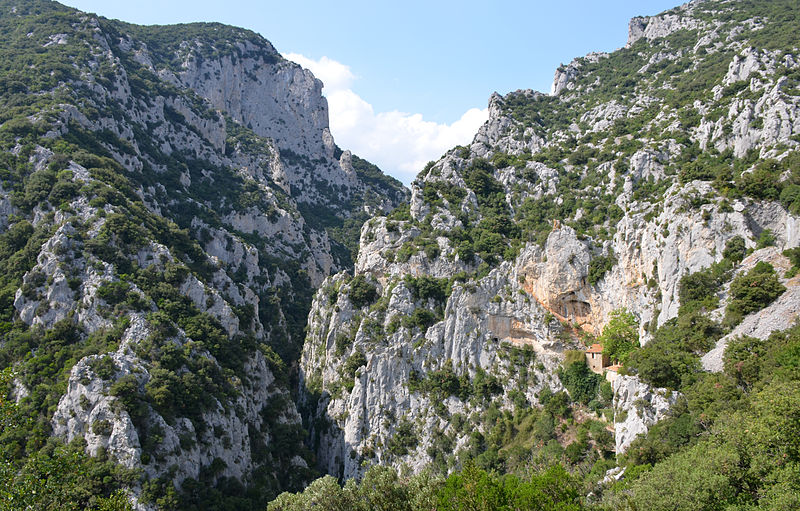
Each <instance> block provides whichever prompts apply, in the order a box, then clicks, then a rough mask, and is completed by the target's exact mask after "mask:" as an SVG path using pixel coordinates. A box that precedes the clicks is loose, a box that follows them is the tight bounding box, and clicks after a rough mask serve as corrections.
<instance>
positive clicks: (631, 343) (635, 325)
mask: <svg viewBox="0 0 800 511" xmlns="http://www.w3.org/2000/svg"><path fill="white" fill-rule="evenodd" d="M597 342H599V343H600V344H602V345H603V355H607V356H608V357H609V359H610V360H612V361H623V362H624V360H625V358H626V357H627V356H628V354H629V353H631V352H632V351H634V350H635V349H636V348H638V347H639V321H638V320H637V319H636V316H634V315H633V314H631V313H630V312H628V311H627V310H626V309H616V310H614V311H612V312H611V315H610V318H609V320H608V323H606V325H605V326H604V327H603V333H602V334H601V335H600V337H598V338H597Z"/></svg>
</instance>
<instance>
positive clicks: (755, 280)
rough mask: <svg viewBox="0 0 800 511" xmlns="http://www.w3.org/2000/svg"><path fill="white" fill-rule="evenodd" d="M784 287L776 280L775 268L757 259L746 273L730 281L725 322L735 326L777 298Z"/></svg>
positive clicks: (784, 289)
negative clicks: (729, 297)
mask: <svg viewBox="0 0 800 511" xmlns="http://www.w3.org/2000/svg"><path fill="white" fill-rule="evenodd" d="M784 291H786V288H785V287H784V286H783V285H782V284H781V283H780V282H779V281H778V276H777V275H776V274H775V268H773V267H772V265H771V264H769V263H767V262H764V261H759V262H758V264H756V265H755V267H754V268H753V269H752V270H750V271H749V272H747V273H746V274H742V273H740V274H739V275H737V276H736V278H735V279H733V282H731V288H730V296H731V299H730V302H728V306H727V307H726V309H725V324H726V325H728V326H731V327H732V326H735V325H737V324H739V322H740V321H741V320H742V319H743V318H744V317H745V316H746V315H748V314H750V313H752V312H755V311H758V310H761V309H763V308H764V307H766V306H767V305H769V304H770V303H772V302H773V301H775V299H776V298H778V297H779V296H780V295H782V294H783V292H784Z"/></svg>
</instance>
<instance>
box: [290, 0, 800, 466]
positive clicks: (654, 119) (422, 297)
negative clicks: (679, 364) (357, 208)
mask: <svg viewBox="0 0 800 511" xmlns="http://www.w3.org/2000/svg"><path fill="white" fill-rule="evenodd" d="M731 11H732V12H733V13H734V14H730V12H731ZM723 12H724V13H727V14H724V15H723V14H721V13H723ZM731 16H732V17H734V18H735V22H732V21H731ZM780 26H781V25H780V20H779V19H778V18H776V19H775V20H770V19H769V18H768V17H764V16H763V14H759V13H757V12H750V11H748V10H747V9H745V8H744V7H742V6H741V5H740V4H738V3H736V2H691V3H689V4H686V5H684V6H681V7H679V8H676V9H673V10H672V11H669V12H667V13H663V14H661V15H658V16H653V17H650V18H637V19H634V20H633V21H632V22H631V28H630V37H629V41H628V45H627V46H626V47H625V48H623V49H620V50H618V51H616V52H613V53H610V54H590V55H588V56H587V57H584V58H579V59H576V60H575V61H573V63H571V64H570V65H569V66H566V67H562V68H560V69H559V71H557V72H556V76H555V80H554V84H553V88H552V95H545V94H541V93H538V92H534V91H517V92H513V93H510V94H508V95H506V96H500V95H497V94H495V95H493V96H492V97H491V98H490V100H489V112H490V118H489V120H488V122H487V123H486V124H485V125H484V126H483V127H482V128H481V129H480V130H479V132H478V133H477V134H476V136H475V138H474V140H473V142H472V144H470V145H469V146H465V147H457V148H454V149H453V150H451V151H449V152H448V153H447V154H446V155H445V156H443V157H442V158H441V159H440V160H439V161H437V162H435V163H433V164H430V165H428V166H427V167H426V168H425V169H424V170H423V171H422V172H421V173H420V174H419V176H418V178H417V180H416V181H415V182H414V183H413V185H412V197H411V204H410V207H409V208H408V210H396V211H395V212H394V213H393V214H391V215H389V216H388V217H379V218H374V219H372V220H371V221H369V222H368V223H367V224H365V225H364V227H363V229H362V232H361V245H360V246H361V248H360V250H359V255H358V260H357V262H356V268H355V277H351V276H348V275H345V274H340V275H337V276H335V277H332V278H331V279H329V280H327V281H326V282H325V283H324V284H323V286H322V289H321V290H320V291H319V292H318V293H317V294H316V295H315V299H314V305H313V307H312V311H311V315H310V319H309V332H308V337H307V338H306V343H305V346H304V351H303V357H302V365H301V367H302V375H303V385H302V386H301V387H304V388H305V390H306V406H307V407H308V408H309V410H310V412H309V416H308V422H307V425H308V428H309V429H310V430H311V434H312V441H313V442H314V445H315V446H316V449H317V453H318V456H319V460H320V465H321V467H322V468H323V469H324V470H326V471H328V472H329V473H332V474H335V475H340V476H344V477H353V476H359V475H360V474H362V473H363V471H364V470H365V467H367V466H369V465H370V464H376V463H379V464H391V465H394V466H396V467H401V466H404V465H408V466H409V467H411V468H412V470H419V469H421V468H422V467H425V466H427V465H429V464H433V465H434V466H436V467H439V468H440V469H442V470H445V471H446V470H450V469H452V468H453V467H455V466H458V463H459V459H460V458H461V457H462V455H463V456H465V457H474V456H476V455H478V454H482V455H484V456H494V457H495V458H486V459H497V458H498V457H499V458H501V459H502V457H503V456H506V457H508V456H512V455H513V454H512V453H511V452H510V451H508V450H506V449H507V448H506V447H504V445H503V444H502V443H500V442H498V443H495V444H492V443H491V442H489V441H488V439H489V438H497V436H496V435H498V434H500V435H502V433H497V431H498V428H499V427H500V426H501V422H502V421H501V420H500V419H498V417H502V416H503V413H506V414H507V415H506V417H511V416H513V417H519V416H521V415H523V416H524V413H526V412H525V410H528V409H530V407H534V408H535V407H538V406H541V405H542V404H543V402H542V397H543V396H544V399H546V400H550V399H551V395H553V393H558V392H559V391H561V390H562V389H564V385H562V382H561V378H560V377H559V374H562V373H560V372H559V367H560V366H561V364H562V362H564V360H565V356H566V352H567V351H568V350H583V349H584V342H587V341H588V340H589V339H590V338H591V336H596V335H599V334H600V333H601V332H602V330H603V327H604V326H605V324H606V323H607V321H608V319H609V317H610V313H611V312H612V311H615V310H620V309H626V310H627V311H629V312H631V313H632V314H633V315H634V317H635V318H636V320H637V323H638V331H639V337H640V341H641V344H642V345H646V344H647V343H648V342H649V341H650V340H651V339H652V338H653V336H654V333H655V332H656V330H657V329H658V328H659V327H665V328H668V327H670V325H673V323H671V322H670V320H672V319H673V318H675V317H676V316H677V315H678V314H679V310H680V306H681V289H682V284H681V282H682V277H684V276H686V275H690V274H694V273H696V272H698V271H701V270H705V269H707V268H709V267H710V266H711V265H712V264H714V263H719V262H720V261H721V260H722V259H723V257H725V256H724V255H723V253H725V252H726V251H727V247H729V246H730V245H731V244H732V243H734V244H735V242H733V241H732V240H740V239H741V241H742V242H743V246H742V248H741V250H742V251H745V250H749V253H751V254H750V255H749V256H748V258H747V259H745V261H744V262H742V263H737V264H734V265H733V266H732V270H731V271H730V272H729V273H727V274H725V282H729V281H730V280H731V279H733V278H734V277H735V276H736V275H742V274H744V273H745V272H747V271H749V270H750V269H751V268H752V267H753V266H754V265H755V264H756V262H758V261H765V262H766V261H770V262H771V263H772V265H773V267H774V268H776V269H777V275H778V276H779V280H780V282H781V283H783V284H785V286H786V287H787V288H789V289H790V291H787V292H786V293H785V294H784V295H783V296H781V297H780V298H778V300H777V301H775V302H774V304H772V305H770V306H769V307H768V308H765V309H763V310H761V311H760V312H757V313H753V314H752V315H748V316H747V317H745V318H744V319H743V321H742V322H741V324H740V325H739V326H737V327H736V329H734V330H733V331H732V332H731V333H730V334H729V335H730V336H734V335H739V334H740V333H750V334H751V335H758V336H760V337H761V338H764V337H766V336H767V335H769V333H770V331H771V330H772V329H776V328H777V329H781V328H786V327H788V326H789V325H791V324H792V323H793V322H794V321H795V320H796V318H797V317H798V310H797V307H796V304H797V298H796V296H795V294H794V291H795V290H796V284H795V283H794V281H793V280H791V279H789V278H788V277H784V273H785V272H786V270H787V269H788V267H789V266H791V264H789V262H788V259H786V258H785V257H784V256H782V255H781V252H782V251H783V250H784V249H787V248H791V247H796V246H798V244H800V237H799V236H798V234H799V233H800V223H799V222H800V218H799V217H798V213H800V204H796V203H794V202H793V201H794V199H791V198H789V193H788V192H786V193H782V192H781V190H785V189H789V188H790V187H793V186H796V184H797V183H796V180H797V179H798V178H800V176H798V170H799V169H800V167H798V153H797V149H798V145H800V140H799V139H798V135H797V134H798V132H800V92H799V91H800V89H798V87H797V86H798V82H797V76H798V75H797V73H798V70H800V62H798V60H797V58H798V57H797V53H796V49H794V50H792V49H788V50H787V49H785V48H775V47H771V46H770V43H769V41H768V36H767V35H766V34H768V33H773V34H774V33H780V30H781V28H780ZM790 83H791V85H789V84H790ZM766 176H769V177H766ZM770 180H774V182H775V183H776V185H775V188H774V189H773V190H770V189H769V188H768V186H767V185H766V183H767V182H768V181H770ZM759 183H762V184H759ZM792 189H794V188H792ZM736 242H738V241H736ZM769 245H772V247H770V246H769ZM763 247H767V248H763ZM365 286H374V289H375V290H374V295H371V296H370V299H368V300H365V299H363V298H364V292H363V291H364V288H365ZM726 286H727V284H726V285H725V286H723V287H722V288H721V289H720V291H719V292H718V293H717V294H716V295H715V299H718V300H721V303H719V309H718V310H716V311H705V312H706V313H708V314H709V316H710V317H712V318H715V319H719V318H720V317H721V316H722V315H723V314H724V312H725V307H726V304H727V303H729V301H730V300H731V297H730V296H728V295H727V294H726V291H725V289H727V287H726ZM756 324H757V325H756ZM665 325H666V326H665ZM587 336H588V337H587ZM726 338H727V337H723V339H722V340H720V345H719V347H718V348H717V350H716V353H717V354H716V355H712V354H709V356H708V357H713V356H717V358H718V359H719V357H721V350H722V349H724V343H725V339H726ZM699 355H702V353H697V352H693V353H691V354H690V356H691V357H694V358H693V360H696V359H697V358H698V357H699ZM704 363H705V364H706V366H707V367H715V366H714V365H713V364H711V365H709V364H710V363H708V362H706V361H705V359H704ZM698 365H699V362H698ZM632 370H633V371H635V368H633V369H632ZM487 382H488V383H487ZM465 389H466V390H465ZM613 392H614V394H613V404H612V405H611V406H612V408H613V409H614V415H615V417H616V424H615V423H614V422H613V419H611V418H610V417H609V416H606V419H605V420H608V421H609V422H608V427H609V428H612V429H614V430H615V436H616V442H615V444H616V452H617V453H621V452H623V451H624V450H625V449H626V448H627V447H628V446H629V445H630V443H631V441H632V440H633V439H634V438H635V437H636V436H637V435H640V434H642V433H645V432H646V431H647V429H648V427H649V426H651V425H652V424H654V423H655V422H656V421H657V420H659V419H661V418H663V417H665V416H667V415H668V414H669V409H670V407H671V406H672V405H673V404H674V403H675V402H676V400H677V399H678V398H679V396H678V394H677V393H675V392H672V391H670V390H668V389H658V388H652V386H651V385H648V384H647V383H646V382H644V381H640V380H639V379H638V378H637V376H635V375H628V376H620V377H618V378H617V379H616V380H615V383H614V384H613ZM598 399H599V398H598ZM574 406H575V409H574V412H573V413H575V417H582V416H583V415H582V414H583V413H584V412H585V411H586V410H585V407H582V406H581V405H580V404H579V403H577V402H576V403H574ZM599 408H602V405H599ZM582 410H583V411H582ZM593 410H594V411H596V412H597V413H596V414H594V413H593V412H592V411H589V412H588V413H589V414H591V415H592V417H593V418H594V419H595V420H598V419H599V420H604V419H603V418H602V415H601V412H602V410H600V409H598V407H597V406H596V407H594V408H593ZM556 420H557V421H558V417H556ZM576 420H579V419H576ZM498 421H499V422H498ZM558 425H559V424H558V422H557V423H556V426H558ZM569 428H570V425H569V424H567V423H566V422H562V424H561V430H560V432H559V431H556V432H555V433H553V434H552V435H551V436H550V437H549V438H551V439H553V440H557V441H558V442H561V443H562V444H563V445H564V446H567V444H568V443H569V442H570V440H569V434H568V431H569ZM556 429H558V428H556ZM529 436H530V435H529ZM483 438H486V439H487V440H486V442H484V443H483V444H481V442H482V441H483V440H481V439H483ZM542 438H543V439H544V440H543V442H544V443H545V444H546V443H547V437H546V435H545V436H543V437H542ZM514 442H517V441H514ZM514 442H512V444H513V443H514ZM594 442H595V443H596V445H598V446H599V445H600V444H601V443H602V442H601V440H600V438H599V437H598V438H597V439H595V440H594ZM539 447H542V444H541V443H540V444H539ZM492 450H494V451H493V454H490V453H492ZM487 463H491V462H488V461H487Z"/></svg>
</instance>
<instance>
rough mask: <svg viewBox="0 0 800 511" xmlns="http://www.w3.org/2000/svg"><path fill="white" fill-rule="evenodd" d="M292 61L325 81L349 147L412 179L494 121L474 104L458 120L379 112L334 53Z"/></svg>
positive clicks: (338, 132)
mask: <svg viewBox="0 0 800 511" xmlns="http://www.w3.org/2000/svg"><path fill="white" fill-rule="evenodd" d="M284 57H286V58H287V59H289V60H292V61H294V62H297V63H298V64H300V65H301V66H303V67H305V68H307V69H310V70H311V72H312V73H314V75H315V76H316V77H317V78H319V79H320V80H322V82H323V83H324V84H325V88H324V89H323V92H324V94H325V96H326V97H327V98H328V106H329V110H330V126H331V132H332V133H333V137H334V138H335V139H336V143H337V144H338V145H339V147H341V148H343V149H350V150H351V151H353V152H354V153H355V154H357V155H359V156H361V157H362V158H366V159H367V160H369V161H371V162H373V163H375V164H376V165H378V166H379V167H381V169H383V171H384V172H386V173H388V174H390V175H392V176H394V177H396V178H397V179H399V180H401V181H403V182H404V183H406V184H408V183H410V182H411V181H412V180H413V179H414V178H415V177H416V175H417V173H419V171H420V170H422V168H423V167H424V166H425V163H427V162H428V161H430V160H436V159H438V158H439V157H440V156H441V155H442V154H444V152H445V151H447V150H448V149H450V148H452V147H453V146H456V145H459V144H468V143H469V142H470V141H472V137H473V136H474V135H475V132H476V131H477V130H478V128H479V127H480V126H481V125H482V124H483V123H484V122H485V121H486V119H488V116H489V112H488V109H485V108H484V109H478V108H471V109H469V110H467V111H466V112H465V113H464V115H462V116H461V118H460V119H459V120H457V121H455V122H453V123H452V124H439V123H436V122H432V121H426V120H425V119H424V118H423V116H422V114H418V113H417V114H409V113H405V112H399V111H396V110H393V111H390V112H377V113H376V112H375V110H374V109H373V108H372V105H370V104H369V103H367V102H366V101H364V99H362V98H361V97H360V96H359V95H358V94H356V93H355V92H353V90H352V86H353V83H354V82H355V81H356V79H357V77H356V75H355V74H353V72H352V71H351V70H350V68H349V67H348V66H346V65H345V64H342V63H341V62H337V61H335V60H333V59H329V58H328V57H322V58H321V59H319V60H313V59H310V58H308V57H305V56H303V55H300V54H297V53H289V54H285V55H284Z"/></svg>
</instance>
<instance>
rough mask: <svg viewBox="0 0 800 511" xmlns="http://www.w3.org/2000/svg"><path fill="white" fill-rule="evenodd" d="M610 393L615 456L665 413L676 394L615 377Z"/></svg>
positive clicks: (640, 382)
mask: <svg viewBox="0 0 800 511" xmlns="http://www.w3.org/2000/svg"><path fill="white" fill-rule="evenodd" d="M611 386H612V388H613V390H614V439H615V441H616V449H617V453H623V452H625V450H626V449H627V448H628V446H629V445H631V442H633V441H634V440H635V439H636V437H637V436H639V435H643V434H645V433H647V430H648V429H649V428H650V426H652V425H653V424H655V423H656V422H658V421H660V420H661V419H663V418H664V417H666V416H667V415H668V414H669V410H670V408H671V407H672V406H673V405H674V404H675V403H676V402H677V400H678V396H679V395H678V393H676V392H672V391H671V390H669V389H661V388H652V387H651V386H649V385H647V384H646V383H644V382H642V381H640V380H639V378H637V377H635V376H619V377H617V378H616V379H615V380H614V382H613V383H612V384H611Z"/></svg>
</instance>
